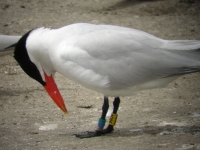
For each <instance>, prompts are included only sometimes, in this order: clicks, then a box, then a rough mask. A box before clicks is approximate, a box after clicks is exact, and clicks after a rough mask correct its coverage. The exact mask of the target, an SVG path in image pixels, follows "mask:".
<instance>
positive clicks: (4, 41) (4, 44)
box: [0, 35, 21, 56]
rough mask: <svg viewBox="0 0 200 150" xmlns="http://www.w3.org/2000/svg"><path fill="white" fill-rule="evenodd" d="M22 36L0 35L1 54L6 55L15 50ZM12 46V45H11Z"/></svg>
mask: <svg viewBox="0 0 200 150" xmlns="http://www.w3.org/2000/svg"><path fill="white" fill-rule="evenodd" d="M20 38H21V36H11V35H0V56H2V55H5V54H7V53H9V52H10V50H14V45H13V44H15V43H16V42H17V41H19V39H20ZM10 46H11V47H10Z"/></svg>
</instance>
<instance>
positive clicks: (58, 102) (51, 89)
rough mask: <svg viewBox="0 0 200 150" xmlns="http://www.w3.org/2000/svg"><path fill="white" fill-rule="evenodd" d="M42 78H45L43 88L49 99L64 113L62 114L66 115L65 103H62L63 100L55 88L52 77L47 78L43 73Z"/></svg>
mask: <svg viewBox="0 0 200 150" xmlns="http://www.w3.org/2000/svg"><path fill="white" fill-rule="evenodd" d="M44 77H45V82H46V85H45V86H44V88H45V89H46V91H47V93H48V94H49V95H50V97H51V98H52V99H53V101H54V102H55V103H56V105H57V106H58V107H59V108H60V109H61V110H62V111H63V112H64V113H66V114H67V113H68V112H67V109H66V107H65V103H64V101H63V98H62V96H61V94H60V92H59V90H58V88H57V85H56V84H55V81H54V79H53V77H52V75H50V76H48V75H47V74H46V73H45V72H44Z"/></svg>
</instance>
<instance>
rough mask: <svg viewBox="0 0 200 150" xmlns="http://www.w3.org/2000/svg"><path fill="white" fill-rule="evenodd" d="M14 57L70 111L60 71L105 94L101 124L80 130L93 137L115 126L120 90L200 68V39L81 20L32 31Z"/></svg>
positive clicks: (144, 86)
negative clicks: (57, 81)
mask: <svg viewBox="0 0 200 150" xmlns="http://www.w3.org/2000/svg"><path fill="white" fill-rule="evenodd" d="M14 58H15V59H16V60H17V62H18V63H19V65H20V66H21V68H22V69H23V70H24V71H25V73H27V74H28V75H29V76H30V77H32V78H33V79H35V80H37V81H38V82H39V83H41V84H42V85H43V86H44V88H45V89H46V91H47V92H48V93H49V95H50V96H51V98H52V99H53V100H54V101H55V103H56V104H57V105H58V107H60V109H61V110H62V111H63V112H65V113H67V109H66V107H65V104H64V102H63V98H62V96H61V95H60V93H59V91H58V89H57V86H56V84H55V82H54V79H53V76H54V74H55V72H58V73H60V74H62V75H64V76H66V77H67V78H69V79H71V80H73V81H75V82H77V83H79V84H81V85H83V86H85V87H87V88H89V89H92V90H94V91H97V92H100V93H102V94H104V104H103V107H102V115H101V118H100V119H99V122H98V129H97V130H96V131H95V132H89V133H87V134H86V135H76V136H77V137H79V138H88V137H94V136H99V135H103V134H105V133H110V132H112V131H113V129H114V125H115V122H116V119H117V110H118V107H119V103H120V98H119V97H120V96H130V95H133V94H134V93H135V92H137V91H140V90H144V89H149V88H157V87H161V86H164V85H166V84H167V83H169V82H171V81H173V80H174V79H176V78H178V77H179V76H181V75H184V74H188V73H193V72H198V71H200V41H198V40H163V39H160V38H158V37H155V36H153V35H150V34H148V33H145V32H143V31H139V30H136V29H131V28H126V27H120V26H113V25H93V24H87V23H78V24H72V25H68V26H65V27H62V28H59V29H48V28H37V29H33V30H31V31H29V32H28V33H26V34H25V35H24V36H23V37H22V38H21V39H20V40H19V41H18V43H17V45H16V47H15V51H14ZM109 96H112V97H115V99H114V102H113V105H114V109H113V114H112V115H111V119H110V121H109V125H108V127H107V128H106V129H104V126H105V123H106V120H105V117H106V113H107V111H108V107H109V104H108V97H109Z"/></svg>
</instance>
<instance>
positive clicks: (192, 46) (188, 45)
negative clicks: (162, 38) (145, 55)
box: [162, 40, 200, 76]
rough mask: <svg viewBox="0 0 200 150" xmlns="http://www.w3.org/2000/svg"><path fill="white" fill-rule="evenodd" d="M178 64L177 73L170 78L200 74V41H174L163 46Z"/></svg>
mask: <svg viewBox="0 0 200 150" xmlns="http://www.w3.org/2000/svg"><path fill="white" fill-rule="evenodd" d="M162 49H164V50H166V51H167V52H168V53H169V55H170V58H173V59H174V60H175V61H174V63H175V64H176V65H175V66H176V67H175V69H176V72H174V73H173V74H171V75H169V76H176V75H178V76H179V75H183V74H189V73H193V72H200V41H198V40H172V41H167V42H166V44H164V45H163V46H162Z"/></svg>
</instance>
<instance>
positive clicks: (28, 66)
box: [13, 30, 46, 86]
mask: <svg viewBox="0 0 200 150" xmlns="http://www.w3.org/2000/svg"><path fill="white" fill-rule="evenodd" d="M31 32H32V30H30V31H29V32H27V33H26V34H25V35H24V36H22V38H21V39H20V40H19V41H18V43H17V44H16V46H15V50H14V56H13V57H14V58H15V60H16V61H17V62H18V63H19V65H20V66H21V68H22V69H23V70H24V72H25V73H26V74H27V75H29V76H30V77H31V78H33V79H35V80H36V81H38V82H39V83H41V84H42V85H43V86H45V85H46V82H44V81H43V79H42V77H41V74H40V72H39V70H38V69H37V67H36V65H35V64H34V63H33V62H32V61H31V60H30V58H29V56H28V52H27V49H26V40H27V38H28V36H29V34H30V33H31Z"/></svg>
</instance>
